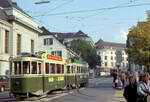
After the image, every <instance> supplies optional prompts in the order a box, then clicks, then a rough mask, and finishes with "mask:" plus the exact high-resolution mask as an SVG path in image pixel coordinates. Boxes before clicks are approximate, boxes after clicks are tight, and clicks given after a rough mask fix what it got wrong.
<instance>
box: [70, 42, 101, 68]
mask: <svg viewBox="0 0 150 102" xmlns="http://www.w3.org/2000/svg"><path fill="white" fill-rule="evenodd" d="M71 49H72V50H73V51H75V52H76V53H77V54H79V55H80V56H81V57H82V59H83V60H85V61H87V62H88V64H89V66H90V67H91V68H95V66H96V65H100V56H98V55H97V52H96V48H95V47H92V46H91V45H90V43H89V42H87V41H84V40H81V39H78V40H73V41H72V42H71Z"/></svg>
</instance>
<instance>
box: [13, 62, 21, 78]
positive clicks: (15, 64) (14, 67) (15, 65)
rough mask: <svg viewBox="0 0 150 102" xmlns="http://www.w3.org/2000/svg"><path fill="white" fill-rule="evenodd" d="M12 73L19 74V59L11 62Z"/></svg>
mask: <svg viewBox="0 0 150 102" xmlns="http://www.w3.org/2000/svg"><path fill="white" fill-rule="evenodd" d="M12 66H13V67H12V70H11V71H12V74H15V75H17V74H21V62H20V61H15V62H13V64H12Z"/></svg>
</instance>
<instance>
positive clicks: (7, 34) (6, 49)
mask: <svg viewBox="0 0 150 102" xmlns="http://www.w3.org/2000/svg"><path fill="white" fill-rule="evenodd" d="M8 48H9V31H7V30H5V53H8Z"/></svg>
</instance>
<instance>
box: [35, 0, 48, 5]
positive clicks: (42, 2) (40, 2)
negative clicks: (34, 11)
mask: <svg viewBox="0 0 150 102" xmlns="http://www.w3.org/2000/svg"><path fill="white" fill-rule="evenodd" d="M49 2H50V1H49V0H47V1H44V0H41V1H38V2H35V3H34V4H44V3H49Z"/></svg>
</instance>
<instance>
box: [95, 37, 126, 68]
mask: <svg viewBox="0 0 150 102" xmlns="http://www.w3.org/2000/svg"><path fill="white" fill-rule="evenodd" d="M125 48H126V45H125V44H121V43H112V42H104V41H103V40H101V39H100V40H99V41H98V42H97V43H96V49H97V54H98V55H99V56H100V57H101V70H105V71H106V70H108V71H109V70H110V69H114V68H117V65H119V68H121V69H122V68H123V69H124V68H127V66H128V56H127V54H126V53H125Z"/></svg>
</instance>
